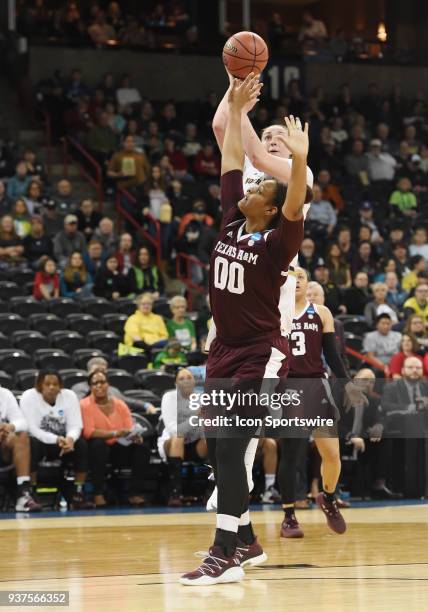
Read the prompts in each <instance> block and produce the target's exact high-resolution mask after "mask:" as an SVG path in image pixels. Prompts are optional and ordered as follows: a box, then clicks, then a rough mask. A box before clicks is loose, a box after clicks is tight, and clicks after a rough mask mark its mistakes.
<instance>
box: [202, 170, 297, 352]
mask: <svg viewBox="0 0 428 612" xmlns="http://www.w3.org/2000/svg"><path fill="white" fill-rule="evenodd" d="M243 197H244V192H243V188H242V172H241V171H240V170H232V171H230V172H227V173H226V174H224V175H223V176H222V177H221V204H222V209H223V220H222V224H221V228H220V232H219V236H218V241H217V244H216V245H215V247H214V249H213V252H212V255H211V261H210V304H211V310H212V314H213V317H214V322H215V325H216V330H217V337H218V338H219V340H220V341H221V342H222V343H223V344H228V345H230V346H238V345H244V344H250V343H252V342H257V341H258V340H260V339H263V338H264V339H266V335H267V334H272V335H274V334H279V333H280V312H279V308H278V303H279V291H280V287H281V285H282V284H283V283H284V282H285V280H286V275H287V273H286V272H284V271H286V270H287V268H288V264H289V263H290V261H291V260H292V259H293V257H294V256H295V255H296V253H297V251H298V250H299V248H300V245H301V243H302V239H303V217H302V219H300V220H299V221H288V220H287V219H286V218H285V217H284V215H282V214H280V219H279V222H278V226H277V228H276V229H272V230H266V231H264V232H255V233H253V234H247V233H246V231H245V222H246V221H245V217H244V215H243V214H242V213H241V212H240V210H239V208H238V206H237V203H238V202H239V200H241V199H242V198H243Z"/></svg>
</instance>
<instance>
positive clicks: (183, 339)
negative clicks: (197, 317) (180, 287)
mask: <svg viewBox="0 0 428 612" xmlns="http://www.w3.org/2000/svg"><path fill="white" fill-rule="evenodd" d="M169 307H170V309H171V312H172V318H171V319H168V321H167V322H166V328H167V330H168V336H169V337H170V338H175V339H176V340H177V341H178V342H179V343H180V345H181V346H182V347H183V348H184V349H187V350H191V351H194V350H196V330H195V326H194V324H193V321H191V320H190V319H189V318H187V317H186V309H187V300H186V298H184V297H183V296H181V295H176V296H175V297H173V298H172V300H171V301H170V303H169Z"/></svg>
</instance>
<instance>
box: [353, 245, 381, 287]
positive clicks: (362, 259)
mask: <svg viewBox="0 0 428 612" xmlns="http://www.w3.org/2000/svg"><path fill="white" fill-rule="evenodd" d="M359 271H363V272H366V273H367V275H368V277H369V280H370V281H372V280H373V278H374V275H375V274H376V261H375V258H374V256H373V253H372V245H371V244H370V242H368V241H367V240H366V241H364V242H361V243H360V244H359V245H358V252H357V255H355V257H353V259H352V264H351V272H352V276H355V274H356V273H357V272H359Z"/></svg>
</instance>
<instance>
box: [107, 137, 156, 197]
mask: <svg viewBox="0 0 428 612" xmlns="http://www.w3.org/2000/svg"><path fill="white" fill-rule="evenodd" d="M107 176H109V177H110V178H113V179H117V185H118V187H122V188H123V189H130V188H132V187H138V186H139V185H143V184H144V183H145V182H146V181H147V179H148V178H149V176H150V164H149V161H148V159H147V157H146V154H145V153H140V152H139V151H137V150H136V149H135V142H134V137H133V136H132V135H131V134H129V135H128V136H126V137H125V139H124V141H123V150H122V151H119V152H117V153H115V154H114V155H113V156H112V158H111V160H110V162H109V165H108V171H107Z"/></svg>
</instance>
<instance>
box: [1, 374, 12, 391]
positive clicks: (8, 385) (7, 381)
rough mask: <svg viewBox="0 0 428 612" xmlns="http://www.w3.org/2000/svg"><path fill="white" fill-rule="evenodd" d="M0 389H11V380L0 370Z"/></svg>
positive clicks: (10, 377) (8, 375)
mask: <svg viewBox="0 0 428 612" xmlns="http://www.w3.org/2000/svg"><path fill="white" fill-rule="evenodd" d="M0 387H4V388H5V389H11V390H12V389H13V378H12V376H10V374H8V373H7V372H5V371H4V370H0Z"/></svg>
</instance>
